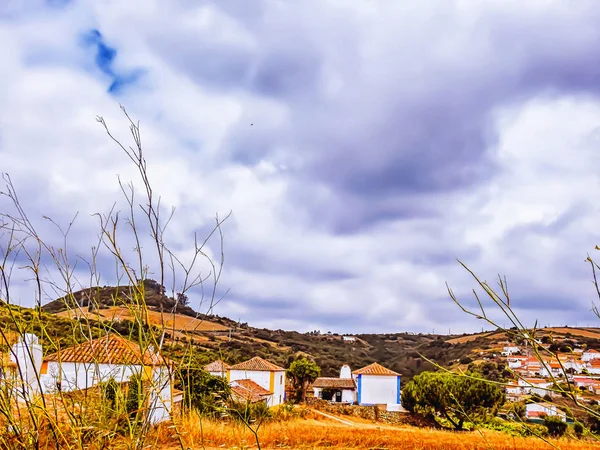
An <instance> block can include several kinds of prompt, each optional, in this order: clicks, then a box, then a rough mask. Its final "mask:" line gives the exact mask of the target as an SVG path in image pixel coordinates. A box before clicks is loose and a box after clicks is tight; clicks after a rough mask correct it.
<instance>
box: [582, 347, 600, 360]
mask: <svg viewBox="0 0 600 450" xmlns="http://www.w3.org/2000/svg"><path fill="white" fill-rule="evenodd" d="M592 359H600V352H599V351H598V350H594V349H593V348H592V349H590V350H586V351H584V352H583V353H582V354H581V360H582V361H584V362H588V361H591V360H592Z"/></svg>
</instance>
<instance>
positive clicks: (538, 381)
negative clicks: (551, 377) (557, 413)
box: [517, 378, 552, 397]
mask: <svg viewBox="0 0 600 450" xmlns="http://www.w3.org/2000/svg"><path fill="white" fill-rule="evenodd" d="M517 383H518V385H519V386H521V387H522V388H523V393H524V394H537V395H539V396H540V397H543V396H544V395H546V394H548V393H549V392H550V391H549V389H550V387H551V386H552V382H551V381H548V380H545V379H543V378H519V381H518V382H517Z"/></svg>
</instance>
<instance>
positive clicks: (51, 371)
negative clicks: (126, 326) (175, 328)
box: [2, 334, 182, 424]
mask: <svg viewBox="0 0 600 450" xmlns="http://www.w3.org/2000/svg"><path fill="white" fill-rule="evenodd" d="M10 359H11V361H10V364H9V366H8V367H7V369H8V371H7V370H4V371H3V373H2V376H3V378H4V379H5V380H7V379H12V380H13V381H14V380H19V383H18V389H17V392H18V395H19V396H20V397H21V398H24V397H29V398H31V396H34V395H37V394H40V393H41V394H54V393H57V392H59V391H61V392H70V391H77V390H87V389H90V388H92V387H94V386H97V385H98V384H99V383H101V382H107V381H109V380H110V379H114V380H115V381H116V382H117V383H125V382H128V381H129V380H130V378H131V377H132V376H133V375H134V374H136V375H139V376H141V378H142V382H143V383H144V384H145V386H146V389H148V391H147V392H146V394H147V395H145V397H146V399H147V406H146V407H147V411H148V418H149V421H150V423H153V424H155V423H159V422H162V421H164V420H167V419H169V418H170V417H171V413H172V411H173V409H174V407H175V404H176V403H178V402H181V401H182V395H181V393H180V392H175V390H174V386H173V377H172V371H171V368H172V367H171V365H172V363H171V362H170V361H169V360H167V359H166V358H164V357H162V356H161V355H160V354H159V353H158V352H157V351H155V350H154V349H153V348H152V347H148V348H146V349H145V351H144V352H142V351H141V350H140V346H139V344H137V343H135V342H132V341H129V340H127V339H124V338H122V337H120V336H118V335H115V334H108V335H106V336H103V337H101V338H98V339H95V340H92V341H86V342H84V343H82V344H79V345H76V346H73V347H70V348H66V349H63V350H61V351H60V352H57V353H54V354H52V355H48V356H47V357H45V358H42V346H41V345H40V344H39V341H38V338H37V336H35V335H32V334H25V335H23V336H22V337H21V338H20V339H19V341H18V342H17V343H16V344H14V345H13V346H12V347H11V351H10Z"/></svg>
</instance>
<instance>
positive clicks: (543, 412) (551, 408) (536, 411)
mask: <svg viewBox="0 0 600 450" xmlns="http://www.w3.org/2000/svg"><path fill="white" fill-rule="evenodd" d="M544 416H558V417H560V418H561V420H563V421H566V420H567V416H566V414H565V413H564V412H562V411H561V410H560V409H558V408H557V407H556V405H553V404H552V403H529V404H527V405H525V418H527V419H542V418H544Z"/></svg>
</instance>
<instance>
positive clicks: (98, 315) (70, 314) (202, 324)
mask: <svg viewBox="0 0 600 450" xmlns="http://www.w3.org/2000/svg"><path fill="white" fill-rule="evenodd" d="M56 315H57V316H60V317H66V318H70V319H75V318H78V317H81V316H85V317H87V318H89V319H94V320H119V319H121V320H132V318H133V314H132V312H131V310H130V309H129V308H125V307H119V306H114V307H111V308H107V309H101V310H100V311H94V312H88V311H86V310H85V309H84V310H67V311H63V312H60V313H58V314H56ZM148 318H149V319H150V322H151V323H152V324H154V325H159V326H164V327H165V328H174V329H175V331H226V330H228V328H227V327H226V326H224V325H221V324H219V323H214V322H210V321H207V320H200V319H196V318H194V317H189V316H184V315H182V314H170V313H161V312H158V311H150V310H149V311H148Z"/></svg>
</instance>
